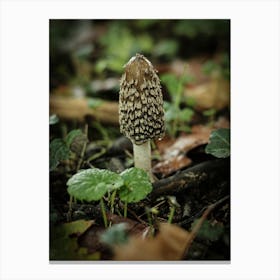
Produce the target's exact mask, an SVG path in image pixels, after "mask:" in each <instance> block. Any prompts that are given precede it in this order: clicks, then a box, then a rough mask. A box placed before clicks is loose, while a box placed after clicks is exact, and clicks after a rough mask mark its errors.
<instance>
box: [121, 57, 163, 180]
mask: <svg viewBox="0 0 280 280" xmlns="http://www.w3.org/2000/svg"><path fill="white" fill-rule="evenodd" d="M124 68H125V71H124V73H123V75H122V77H121V81H120V95H119V122H120V131H121V133H123V134H124V135H125V136H126V137H128V138H129V139H130V140H131V141H132V143H133V154H134V166H135V167H138V168H141V169H143V170H145V171H146V172H147V173H148V175H149V177H150V179H151V181H154V180H153V175H152V171H151V144H150V140H151V139H160V138H162V137H163V136H164V132H165V125H164V110H163V98H162V92H161V86H160V80H159V77H158V75H157V71H156V70H155V69H154V67H153V65H152V63H151V62H150V61H149V60H148V59H147V58H146V57H145V56H143V55H141V54H136V55H135V56H133V57H132V58H131V59H130V60H129V61H128V63H127V64H125V66H124Z"/></svg>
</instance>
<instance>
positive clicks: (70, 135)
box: [65, 129, 83, 148]
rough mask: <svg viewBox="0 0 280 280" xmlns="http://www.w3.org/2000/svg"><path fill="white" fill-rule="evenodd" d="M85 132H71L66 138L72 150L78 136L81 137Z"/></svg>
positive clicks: (78, 130) (75, 130)
mask: <svg viewBox="0 0 280 280" xmlns="http://www.w3.org/2000/svg"><path fill="white" fill-rule="evenodd" d="M81 134H83V132H82V131H81V130H80V129H74V130H71V131H70V132H69V133H68V134H67V136H66V139H65V141H66V144H67V146H68V147H69V148H70V146H71V144H72V142H73V141H74V140H75V138H76V137H77V136H80V135H81Z"/></svg>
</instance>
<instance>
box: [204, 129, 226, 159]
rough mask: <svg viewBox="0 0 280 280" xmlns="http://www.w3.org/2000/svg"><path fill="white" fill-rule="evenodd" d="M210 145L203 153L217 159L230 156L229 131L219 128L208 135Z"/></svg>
mask: <svg viewBox="0 0 280 280" xmlns="http://www.w3.org/2000/svg"><path fill="white" fill-rule="evenodd" d="M209 140H210V143H209V144H208V145H207V146H206V148H205V152H206V153H207V154H211V155H213V156H215V157H217V158H226V157H228V156H230V130H229V129H228V128H220V129H218V130H215V131H213V132H212V133H211V135H210V139H209Z"/></svg>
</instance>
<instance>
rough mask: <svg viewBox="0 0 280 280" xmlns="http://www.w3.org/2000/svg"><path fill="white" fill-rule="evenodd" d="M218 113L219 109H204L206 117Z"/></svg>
mask: <svg viewBox="0 0 280 280" xmlns="http://www.w3.org/2000/svg"><path fill="white" fill-rule="evenodd" d="M216 113H217V110H216V109H214V108H212V109H208V110H205V111H203V115H204V116H206V117H211V116H214V115H215V114H216Z"/></svg>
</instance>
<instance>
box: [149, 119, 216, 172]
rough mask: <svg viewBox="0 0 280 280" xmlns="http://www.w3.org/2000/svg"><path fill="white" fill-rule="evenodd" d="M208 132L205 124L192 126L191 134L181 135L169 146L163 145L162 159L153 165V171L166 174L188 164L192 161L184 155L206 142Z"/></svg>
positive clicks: (208, 129)
mask: <svg viewBox="0 0 280 280" xmlns="http://www.w3.org/2000/svg"><path fill="white" fill-rule="evenodd" d="M210 133H211V128H209V127H207V126H203V125H195V126H193V127H192V132H191V134H187V135H181V136H180V137H178V138H177V139H176V141H175V142H174V143H173V144H172V145H171V146H169V147H165V150H164V152H163V154H162V160H161V161H160V162H159V163H157V164H156V165H155V166H154V167H153V172H154V173H161V174H163V175H164V176H167V175H169V174H171V173H173V172H175V171H177V170H179V169H181V168H184V167H187V166H189V165H190V164H191V162H192V161H191V159H190V158H188V157H187V156H186V154H187V152H189V151H190V150H192V149H194V148H196V147H198V146H200V145H204V144H207V143H208V139H209V136H210ZM156 143H158V142H156Z"/></svg>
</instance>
